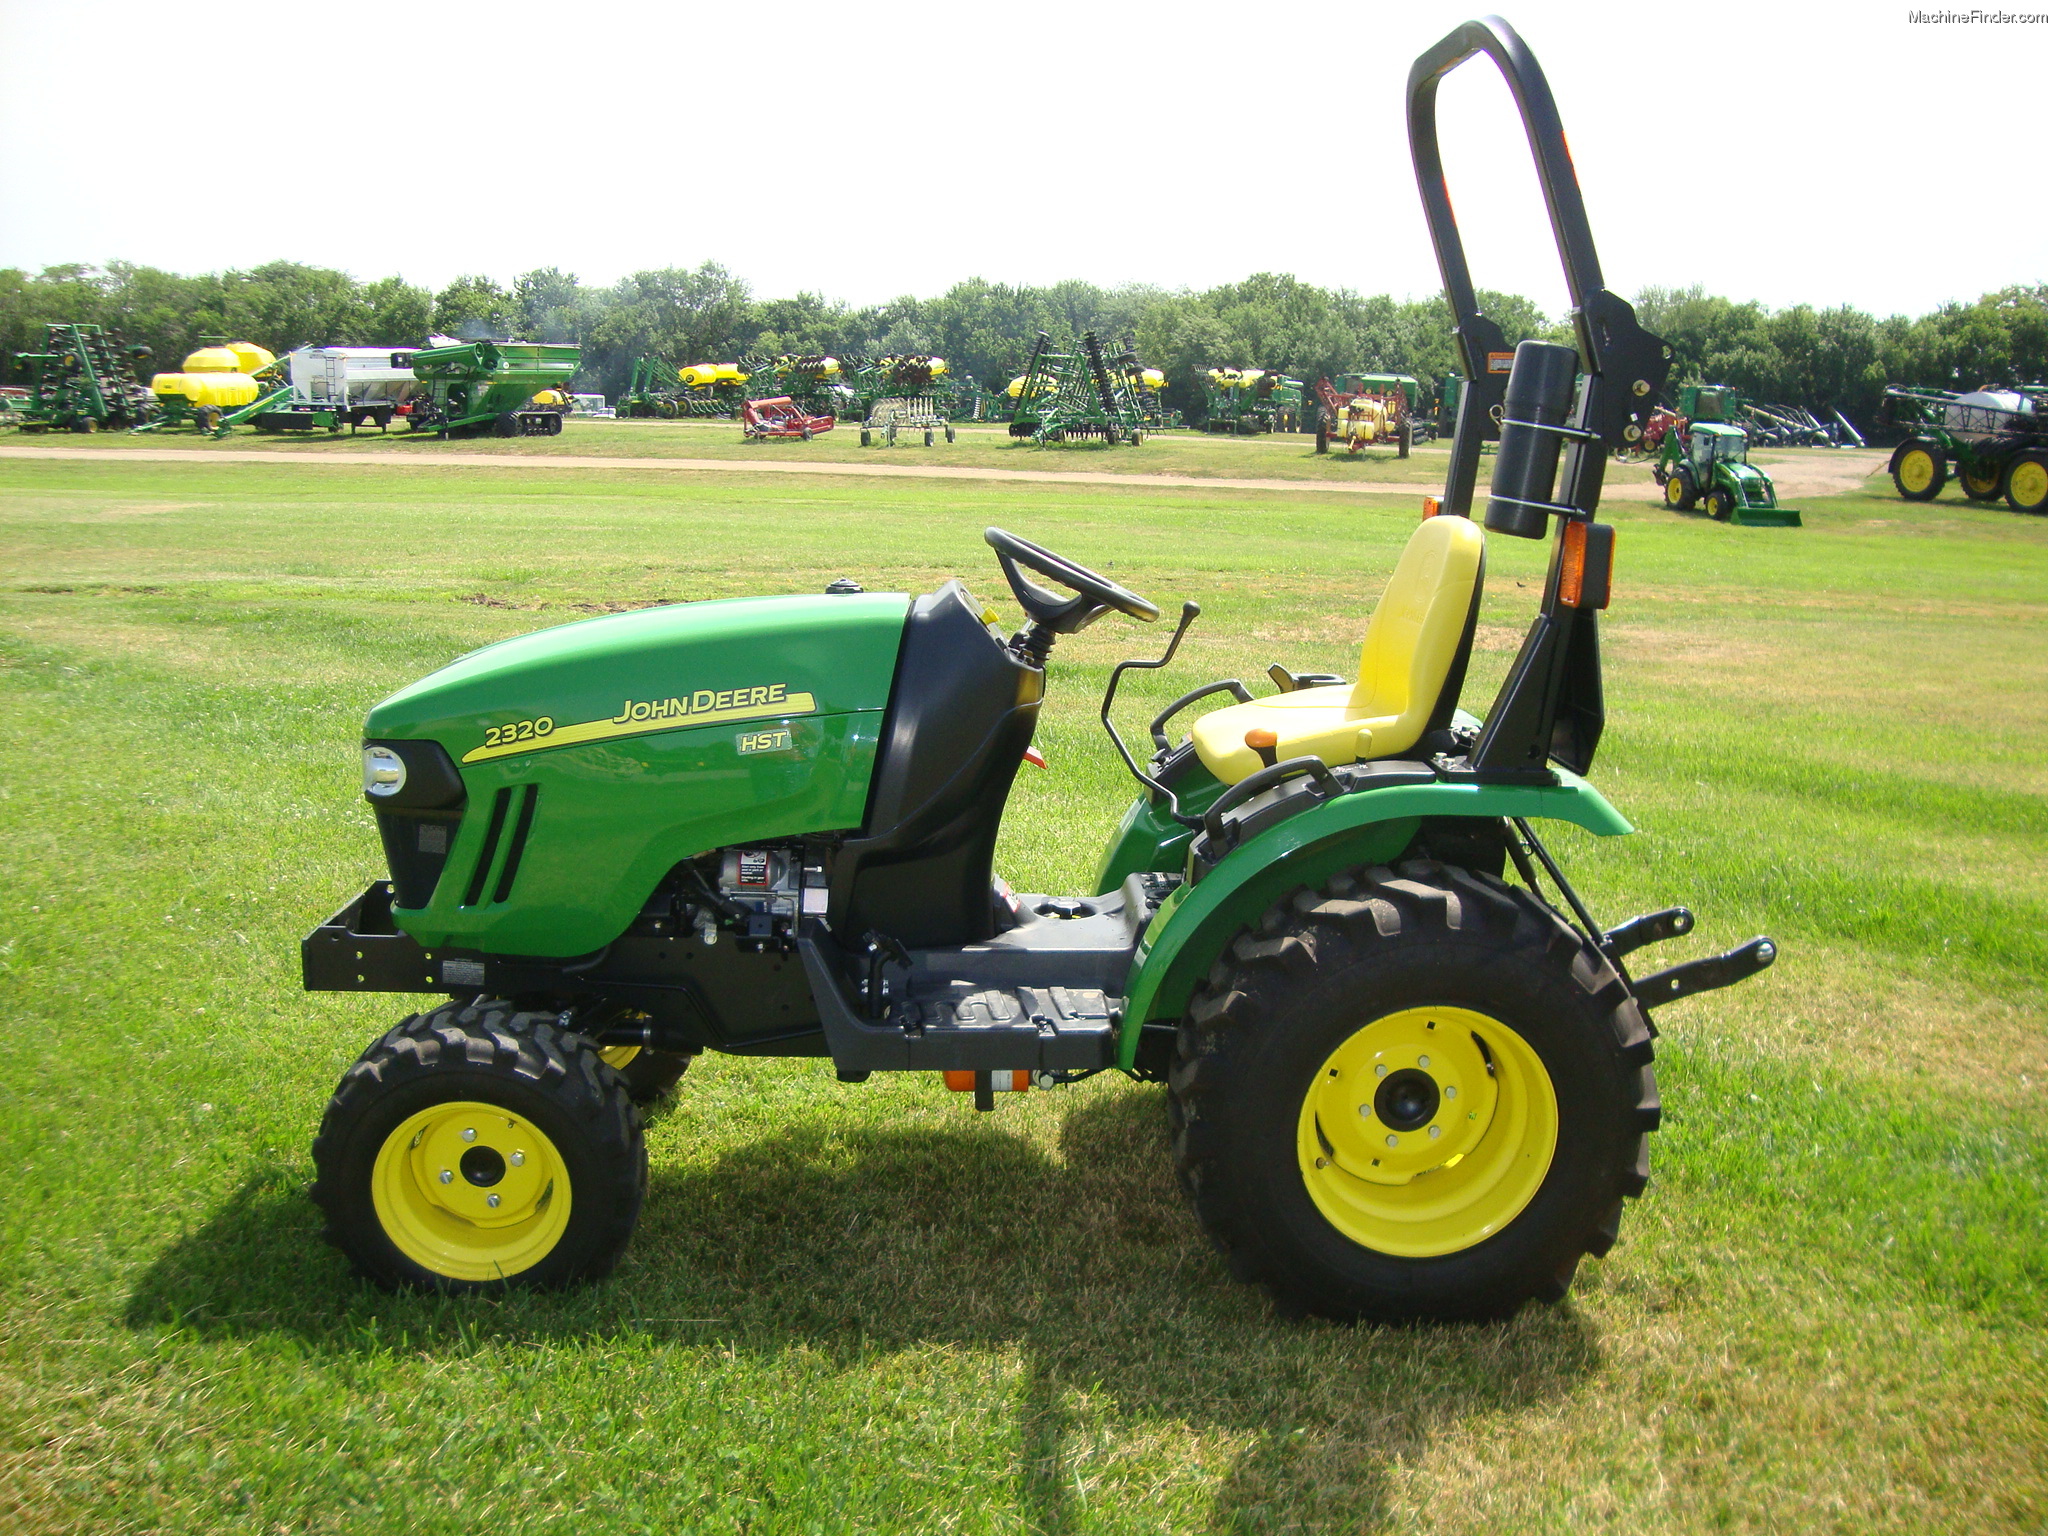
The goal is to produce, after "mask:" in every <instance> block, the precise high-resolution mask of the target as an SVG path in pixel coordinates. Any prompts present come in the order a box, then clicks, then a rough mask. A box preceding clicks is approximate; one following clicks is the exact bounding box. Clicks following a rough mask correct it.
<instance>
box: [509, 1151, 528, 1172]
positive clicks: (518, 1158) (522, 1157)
mask: <svg viewBox="0 0 2048 1536" xmlns="http://www.w3.org/2000/svg"><path fill="white" fill-rule="evenodd" d="M525 1165H526V1154H525V1153H524V1152H514V1153H513V1154H512V1166H513V1167H514V1168H522V1167H524V1166H525Z"/></svg>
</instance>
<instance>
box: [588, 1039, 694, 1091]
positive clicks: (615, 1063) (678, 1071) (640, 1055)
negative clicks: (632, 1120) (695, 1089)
mask: <svg viewBox="0 0 2048 1536" xmlns="http://www.w3.org/2000/svg"><path fill="white" fill-rule="evenodd" d="M597 1054H598V1057H599V1058H600V1059H601V1060H602V1061H603V1062H604V1064H605V1065H606V1066H608V1067H610V1068H611V1069H612V1070H613V1071H614V1072H616V1073H618V1074H619V1081H621V1082H622V1083H624V1084H625V1085H626V1093H627V1095H628V1096H629V1097H630V1098H631V1099H632V1100H633V1102H634V1103H635V1104H652V1103H654V1102H656V1101H657V1100H659V1099H662V1098H665V1097H667V1095H668V1094H669V1093H670V1092H671V1091H672V1090H673V1089H674V1088H675V1085H676V1084H677V1083H679V1082H681V1081H682V1077H683V1074H684V1073H685V1072H687V1071H689V1070H690V1058H689V1057H688V1056H686V1055H684V1054H683V1053H681V1052H680V1051H655V1050H649V1049H647V1048H646V1047H644V1046H638V1045H608V1046H604V1047H601V1048H600V1049H599V1051H598V1053H597Z"/></svg>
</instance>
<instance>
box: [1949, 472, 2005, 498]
mask: <svg viewBox="0 0 2048 1536" xmlns="http://www.w3.org/2000/svg"><path fill="white" fill-rule="evenodd" d="M1957 473H1958V475H1959V476H1960V478H1961V479H1962V482H1963V489H1964V490H1966V491H1968V492H1969V493H1970V494H1971V495H1972V496H1977V497H1985V496H1995V495H1997V494H1998V476H1996V475H1973V474H1971V473H1970V472H1969V471H1968V470H1967V469H1965V470H1959V471H1957Z"/></svg>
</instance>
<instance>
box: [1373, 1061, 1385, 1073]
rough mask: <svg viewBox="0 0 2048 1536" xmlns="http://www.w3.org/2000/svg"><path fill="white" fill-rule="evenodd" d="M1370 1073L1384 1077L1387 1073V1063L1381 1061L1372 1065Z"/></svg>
mask: <svg viewBox="0 0 2048 1536" xmlns="http://www.w3.org/2000/svg"><path fill="white" fill-rule="evenodd" d="M1372 1075H1373V1076H1374V1077H1385V1076H1386V1075H1387V1064H1386V1063H1385V1062H1384V1061H1383V1062H1381V1063H1380V1064H1379V1065H1378V1066H1376V1067H1374V1068H1373V1069H1372Z"/></svg>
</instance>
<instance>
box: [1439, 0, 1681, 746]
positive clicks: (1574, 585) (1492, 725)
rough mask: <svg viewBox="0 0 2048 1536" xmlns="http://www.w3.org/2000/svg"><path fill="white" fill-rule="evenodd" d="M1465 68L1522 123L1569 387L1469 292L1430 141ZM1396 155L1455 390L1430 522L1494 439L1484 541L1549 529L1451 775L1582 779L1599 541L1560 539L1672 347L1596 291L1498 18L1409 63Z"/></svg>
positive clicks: (1573, 199)
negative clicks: (1501, 95)
mask: <svg viewBox="0 0 2048 1536" xmlns="http://www.w3.org/2000/svg"><path fill="white" fill-rule="evenodd" d="M1480 54H1484V55H1486V57H1488V58H1490V59H1491V60H1493V62H1494V64H1495V65H1496V66H1497V67H1498V68H1499V70H1500V72H1501V74H1502V76H1503V77H1504V78H1505V79H1506V81H1507V85H1508V90H1509V92H1510V93H1511V94H1512V95H1513V97H1514V101H1515V108H1516V110H1517V111H1518V112H1519V113H1520V114H1521V119H1522V130H1523V132H1524V133H1525V134H1526V135H1527V137H1528V140H1529V151H1530V154H1531V155H1532V156H1533V157H1534V159H1535V162H1536V176H1537V180H1538V182H1539V183H1540V184H1541V186H1542V189H1543V203H1544V207H1545V208H1546V209H1547V210H1548V211H1549V214H1550V230H1551V235H1552V237H1553V239H1554V240H1555V241H1556V244H1557V253H1558V258H1559V260H1560V261H1561V262H1562V263H1563V265H1564V276H1565V285H1566V288H1567V290H1568V292H1569V293H1570V295H1571V304H1572V310H1571V321H1572V328H1573V330H1574V332H1575V333H1576V337H1577V341H1578V358H1577V366H1578V368H1581V369H1583V375H1581V376H1575V372H1574V366H1573V359H1572V357H1571V355H1570V352H1569V351H1568V350H1567V349H1563V348H1557V347H1551V346H1547V345H1545V344H1544V343H1541V342H1537V341H1522V342H1521V343H1520V344H1519V345H1518V346H1516V347H1515V349H1514V350H1513V351H1510V350H1509V342H1508V340H1507V338H1506V337H1505V336H1504V335H1502V333H1501V329H1500V326H1499V325H1498V324H1497V323H1496V322H1495V321H1494V320H1492V319H1490V318H1489V317H1488V316H1487V315H1485V314H1484V313H1482V312H1481V310H1480V308H1479V295H1478V292H1477V290H1476V289H1475V288H1474V287H1473V286H1472V272H1471V268H1470V266H1469V265H1468V264H1467V262H1466V260H1465V244H1464V241H1463V239H1462V238H1461V237H1460V236H1459V233H1458V220H1457V216H1456V215H1455V214H1454V213H1453V211H1452V209H1451V195H1450V188H1449V187H1448V185H1447V184H1446V182H1445V179H1444V167H1443V155H1442V152H1441V150H1440V148H1439V146H1438V143H1437V131H1436V96H1437V85H1438V83H1439V82H1440V81H1442V79H1443V77H1444V76H1445V75H1448V74H1449V73H1450V72H1451V71H1452V70H1454V69H1456V68H1457V67H1458V66H1459V65H1460V64H1463V63H1464V62H1465V61H1466V60H1467V59H1471V58H1474V57H1477V56H1478V55H1480ZM1408 143H1409V150H1410V153H1411V155H1412V157H1413V159H1414V163H1415V183H1416V188H1417V190H1418V191H1419V192H1420V193H1421V195H1422V208H1423V213H1424V215H1425V217H1426V218H1427V219H1428V222H1429V236H1430V242H1431V244H1432V245H1434V246H1435V248H1436V259H1437V268H1438V270H1439V271H1440V272H1441V273H1442V274H1443V280H1444V296H1445V297H1446V298H1447V299H1448V300H1449V301H1450V306H1451V313H1452V319H1453V323H1454V324H1455V326H1456V328H1457V337H1458V357H1459V364H1460V366H1461V368H1462V369H1463V370H1464V378H1465V387H1464V389H1463V390H1462V391H1461V394H1460V398H1459V401H1458V421H1457V429H1456V432H1455V433H1454V435H1453V437H1452V439H1451V462H1450V467H1449V470H1448V471H1447V473H1446V477H1445V483H1444V499H1443V503H1442V509H1441V510H1442V511H1443V512H1446V513H1451V514H1455V515H1457V516H1460V517H1470V516H1471V515H1472V498H1473V494H1474V492H1475V490H1476V489H1477V485H1478V478H1479V450H1480V446H1481V444H1482V443H1483V442H1485V441H1487V440H1489V439H1496V438H1497V439H1499V441H1500V455H1499V458H1498V460H1497V461H1496V463H1495V467H1494V477H1493V492H1492V498H1491V500H1490V501H1489V502H1488V505H1487V511H1486V525H1487V527H1488V528H1490V529H1492V530H1494V531H1495V532H1500V533H1509V534H1514V535H1517V536H1519V537H1522V538H1541V537H1542V536H1543V535H1544V534H1545V533H1546V532H1548V531H1549V524H1550V520H1551V519H1552V518H1553V517H1554V518H1555V519H1556V520H1557V527H1556V536H1555V538H1554V539H1553V542H1552V546H1551V559H1550V574H1549V576H1548V578H1547V579H1546V581H1545V583H1544V590H1543V602H1542V606H1541V608H1540V609H1539V611H1538V613H1537V615H1536V619H1535V622H1534V623H1533V624H1531V625H1530V628H1529V633H1528V635H1527V636H1526V637H1525V638H1524V639H1523V641H1522V649H1521V652H1520V654H1518V655H1517V656H1516V658H1515V663H1514V665H1513V666H1512V667H1511V668H1509V670H1508V675H1507V679H1506V681H1504V682H1503V683H1502V684H1501V690H1500V693H1499V695H1498V696H1497V697H1496V698H1495V699H1494V702H1493V707H1492V708H1491V709H1489V710H1488V711H1487V715H1486V725H1485V728H1484V729H1483V730H1482V731H1481V732H1480V735H1479V739H1478V740H1477V742H1475V743H1474V745H1473V747H1472V750H1471V753H1470V755H1469V758H1468V759H1467V760H1466V761H1465V762H1464V763H1462V764H1461V765H1459V766H1460V767H1461V768H1462V769H1463V770H1464V771H1468V772H1471V773H1474V774H1476V775H1479V776H1482V777H1499V778H1517V779H1544V778H1549V777H1550V776H1551V775H1550V769H1549V763H1550V762H1551V761H1553V760H1554V761H1556V762H1558V763H1561V764H1563V765H1564V766H1565V767H1567V768H1570V769H1572V770H1573V771H1575V772H1578V773H1584V772H1585V771H1586V770H1587V768H1589V767H1590V766H1591V765H1592V761H1593V753H1594V750H1595V748H1596V747H1597V746H1598V744H1599V740H1600V734H1601V729H1602V726H1603V724H1604V720H1605V713H1606V712H1605V705H1604V702H1603V698H1602V685H1601V675H1600V649H1599V628H1598V620H1597V616H1596V615H1597V610H1598V609H1599V608H1601V607H1603V606H1605V603H1606V596H1605V573H1606V570H1607V568H1608V564H1609V561H1610V559H1611V550H1612V539H1613V533H1612V530H1611V529H1606V528H1598V529H1596V528H1591V527H1586V526H1575V525H1585V524H1591V523H1592V522H1593V521H1594V520H1595V514H1596V513H1597V512H1598V510H1599V506H1600V490H1601V485H1602V482H1603V480H1604V478H1605V474H1606V467H1607V459H1608V456H1609V454H1610V453H1612V452H1613V451H1614V450H1616V449H1619V448H1625V447H1631V446H1633V445H1634V444H1636V443H1637V442H1639V441H1641V439H1642V435H1643V429H1644V428H1645V427H1646V426H1647V425H1648V423H1649V419H1650V416H1651V414H1652V412H1654V411H1655V409H1656V405H1657V400H1658V398H1659V396H1660V395H1661V393H1662V391H1663V387H1664V380H1665V377H1666V375H1667V374H1668V373H1669V372H1670V369H1671V349H1670V348H1669V347H1667V346H1665V345H1664V343H1663V342H1662V341H1660V340H1659V339H1658V338H1657V337H1655V336H1652V335H1651V334H1650V333H1649V332H1647V331H1645V330H1644V329H1643V328H1642V327H1641V326H1640V325H1638V324H1637V323H1636V317H1635V310H1634V309H1633V308H1631V307H1630V306H1629V304H1628V303H1627V302H1626V301H1625V300H1623V299H1622V298H1620V297H1619V296H1617V295H1615V294H1613V293H1610V292H1608V290H1607V287H1606V285H1605V282H1604V281H1603V279H1602V277H1601V274H1600V257H1599V254H1598V252H1597V251H1595V249H1594V247H1593V231H1592V227H1591V225H1589V224H1588V223H1587V221H1586V203H1585V198H1584V196H1583V194H1582V193H1581V192H1580V190H1579V180H1578V174H1577V172H1576V171H1575V170H1574V169H1573V166H1572V156H1571V146H1570V145H1569V144H1568V143H1567V142H1566V140H1565V133H1564V124H1563V122H1562V121H1561V120H1560V119H1559V117H1558V115H1557V103H1556V101H1555V99H1554V98H1553V97H1552V96H1551V94H1550V82H1549V81H1548V80H1546V79H1545V78H1544V75H1543V67H1542V66H1541V65H1540V64H1538V63H1537V62H1536V57H1535V55H1534V54H1532V53H1531V52H1530V51H1529V48H1528V45H1527V44H1526V43H1524V42H1523V41H1522V39H1521V37H1520V35H1519V34H1518V33H1517V32H1516V31H1515V29H1514V28H1513V27H1511V26H1509V25H1508V24H1507V22H1505V21H1503V20H1502V19H1501V18H1500V17H1498V16H1488V17H1486V18H1484V19H1483V20H1480V21H1468V22H1465V23H1464V24H1463V25H1461V26H1459V27H1457V28H1455V29H1454V30H1452V31H1451V32H1450V33H1449V34H1448V35H1447V36H1446V37H1444V39H1443V40H1442V41H1441V42H1439V43H1437V44H1436V45H1435V46H1434V47H1432V48H1430V49H1428V50H1426V51H1425V52H1424V53H1423V55H1422V57H1420V58H1419V59H1417V60H1416V61H1415V64H1414V67H1413V68H1412V69H1410V70H1409V72H1408ZM1575 385H1576V389H1575V388H1574V386H1575ZM1511 396H1512V398H1513V399H1514V401H1515V404H1514V406H1513V407H1512V408H1511V407H1510V405H1509V401H1510V398H1511ZM1568 534H1570V535H1571V539H1570V542H1571V545H1572V554H1571V561H1570V565H1569V567H1568V564H1567V559H1566V548H1567V542H1568V540H1567V535H1568ZM1593 565H1597V566H1598V567H1599V569H1600V582H1599V584H1598V587H1597V590H1595V589H1592V588H1589V587H1588V586H1587V584H1586V582H1585V580H1584V579H1583V577H1584V576H1585V573H1586V572H1587V571H1588V570H1589V569H1590V568H1591V566H1593ZM1568 568H1569V569H1570V570H1572V571H1573V572H1575V573H1576V574H1575V575H1574V576H1573V578H1572V580H1570V581H1567V580H1565V579H1564V574H1565V572H1566V571H1567V569H1568Z"/></svg>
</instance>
